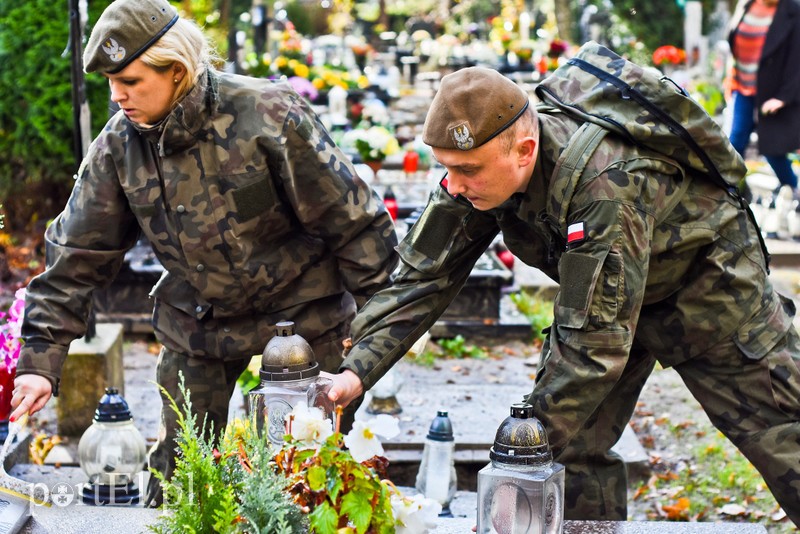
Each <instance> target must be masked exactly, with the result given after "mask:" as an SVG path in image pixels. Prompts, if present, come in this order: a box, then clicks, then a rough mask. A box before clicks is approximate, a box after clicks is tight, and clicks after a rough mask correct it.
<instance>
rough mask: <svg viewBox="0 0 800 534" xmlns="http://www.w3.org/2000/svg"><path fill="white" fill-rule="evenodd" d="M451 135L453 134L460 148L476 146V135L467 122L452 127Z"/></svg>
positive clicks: (466, 148) (467, 148)
mask: <svg viewBox="0 0 800 534" xmlns="http://www.w3.org/2000/svg"><path fill="white" fill-rule="evenodd" d="M450 135H452V136H453V142H455V144H456V147H458V149H459V150H469V149H470V148H472V147H474V146H475V137H474V136H473V135H472V132H471V131H470V129H469V125H468V124H467V123H466V122H462V123H461V124H459V125H458V126H453V127H452V128H450Z"/></svg>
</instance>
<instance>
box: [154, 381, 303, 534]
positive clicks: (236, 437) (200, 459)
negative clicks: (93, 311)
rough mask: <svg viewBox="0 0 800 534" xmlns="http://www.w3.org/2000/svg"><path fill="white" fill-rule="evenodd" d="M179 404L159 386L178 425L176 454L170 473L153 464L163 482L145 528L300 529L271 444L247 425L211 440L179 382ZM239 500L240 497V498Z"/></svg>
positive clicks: (164, 532) (280, 532) (284, 532)
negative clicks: (159, 503) (156, 510)
mask: <svg viewBox="0 0 800 534" xmlns="http://www.w3.org/2000/svg"><path fill="white" fill-rule="evenodd" d="M180 389H181V394H182V395H183V397H184V404H183V407H182V408H179V407H178V406H177V404H176V402H175V400H174V399H172V397H170V396H169V394H168V393H167V392H166V391H165V390H164V389H163V388H162V390H161V391H162V393H163V394H164V395H165V396H167V397H168V398H169V400H170V403H171V408H172V410H173V411H174V412H175V413H176V415H177V420H178V426H179V428H180V430H179V433H178V438H177V443H178V456H177V458H176V466H175V471H174V473H173V475H172V478H170V479H169V480H167V479H166V478H165V477H164V475H163V473H160V472H158V471H156V470H152V474H153V476H155V477H156V478H158V480H159V481H161V483H162V487H163V491H164V510H165V511H166V512H167V513H165V514H163V515H161V516H159V517H158V519H157V522H156V523H155V524H154V525H151V526H149V527H148V528H149V529H150V530H152V531H153V532H157V533H159V534H177V533H179V532H180V533H183V532H218V533H223V534H226V533H235V532H251V533H259V532H263V533H270V534H273V533H275V534H294V533H301V532H305V531H306V530H305V528H304V522H303V520H302V514H301V512H300V509H299V508H298V507H297V506H295V505H294V504H293V503H292V502H291V501H290V500H289V498H288V495H287V493H285V492H284V490H283V488H284V484H285V480H284V479H283V478H282V477H279V476H278V475H276V474H275V472H274V470H273V469H272V466H271V465H270V464H269V462H270V457H271V450H270V448H269V445H268V444H266V443H265V440H263V439H262V438H260V437H259V436H258V434H257V432H255V430H253V429H252V427H251V426H250V425H247V424H240V425H234V426H231V427H229V428H228V430H229V432H228V433H226V435H225V437H224V439H223V440H222V442H221V443H220V444H219V448H217V447H216V446H215V443H214V441H215V440H214V439H213V438H212V437H210V436H212V435H213V434H214V432H213V428H206V424H205V423H206V422H205V420H204V421H203V422H202V424H198V422H197V416H196V415H194V414H193V413H192V404H191V398H190V395H191V393H190V392H189V391H188V390H186V389H185V387H184V382H183V377H181V384H180ZM240 500H241V501H240Z"/></svg>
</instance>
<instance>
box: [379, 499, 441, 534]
mask: <svg viewBox="0 0 800 534" xmlns="http://www.w3.org/2000/svg"><path fill="white" fill-rule="evenodd" d="M391 502H392V512H393V513H394V521H395V528H396V530H395V532H396V533H397V534H426V533H427V532H428V529H431V528H435V527H436V518H437V517H438V516H439V514H440V513H441V511H442V505H441V504H439V503H438V502H436V501H434V500H433V499H428V498H426V497H425V496H424V495H422V494H417V495H414V496H413V497H403V495H401V494H399V493H392V497H391Z"/></svg>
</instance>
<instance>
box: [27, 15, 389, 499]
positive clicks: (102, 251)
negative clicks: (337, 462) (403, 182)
mask: <svg viewBox="0 0 800 534" xmlns="http://www.w3.org/2000/svg"><path fill="white" fill-rule="evenodd" d="M212 59H213V58H212V56H211V53H210V51H209V48H208V45H207V42H206V40H205V38H204V36H203V34H202V32H201V31H200V29H199V28H198V27H197V26H196V25H195V24H194V23H192V22H190V21H188V20H185V19H182V18H181V17H179V16H178V14H177V12H176V10H175V8H174V7H172V6H171V5H170V4H169V3H168V2H167V1H166V0H117V1H115V2H114V3H112V4H111V5H109V7H108V8H106V10H105V11H104V12H103V14H102V16H101V17H100V18H99V20H98V21H97V23H96V25H95V27H94V29H93V31H92V34H91V37H90V39H89V41H88V43H87V46H86V51H85V53H84V68H85V70H86V71H87V72H99V73H101V74H103V75H104V76H105V77H107V78H108V81H109V86H110V89H111V99H112V100H113V101H114V102H115V103H117V104H118V105H119V107H120V108H121V110H120V111H119V112H118V113H116V114H115V115H114V116H113V117H112V118H111V119H110V120H109V121H108V123H107V125H106V127H105V128H104V129H103V131H102V133H100V135H98V136H97V138H96V139H95V140H94V142H93V143H92V145H91V147H90V148H89V151H88V154H87V156H86V158H85V160H84V161H83V163H82V164H81V166H80V170H79V172H78V174H77V177H76V178H77V179H76V183H75V186H74V189H73V191H72V195H71V197H70V199H69V201H68V203H67V206H66V207H65V208H64V211H63V212H62V213H61V214H60V215H59V216H58V217H57V218H56V219H55V220H54V221H53V223H52V224H51V225H50V226H49V227H48V229H47V231H46V242H47V258H48V265H49V266H48V268H47V269H46V270H45V271H44V272H43V273H42V274H41V275H40V276H38V277H36V278H35V279H33V280H32V281H31V283H30V284H29V286H28V288H27V298H26V312H25V320H24V323H23V325H22V336H23V338H24V339H25V344H24V347H23V349H22V354H21V356H20V359H19V364H18V367H17V377H16V380H15V386H16V387H15V390H14V391H15V392H14V396H13V399H12V405H13V406H14V407H15V409H14V412H13V413H12V417H13V418H17V417H20V416H21V415H22V414H24V413H25V412H35V411H37V410H39V409H41V408H42V407H43V406H44V405H45V403H46V402H47V400H48V399H49V398H50V396H51V393H52V394H56V393H57V391H58V386H59V380H60V373H61V368H62V365H63V363H64V359H65V358H66V356H67V350H68V346H69V344H70V342H71V341H72V340H74V339H75V338H77V337H79V336H81V335H83V333H84V331H85V328H86V320H87V316H88V314H89V309H90V302H91V295H92V291H93V290H94V289H96V288H99V287H104V286H107V285H108V284H110V283H111V281H112V280H113V278H114V277H115V275H116V273H117V272H118V270H119V268H120V266H121V265H122V262H123V258H124V255H125V252H126V251H127V250H128V249H130V248H131V247H132V246H133V245H134V244H135V242H136V240H137V238H138V237H139V235H140V234H144V236H146V237H147V238H148V239H149V241H150V243H151V244H152V246H153V250H154V252H155V254H156V256H157V257H158V259H159V261H160V262H161V264H162V265H163V267H164V269H165V272H164V275H163V276H162V278H161V279H160V280H159V282H158V283H157V285H156V286H155V287H154V288H153V290H152V293H151V294H152V296H153V298H154V312H153V326H154V330H155V335H156V338H157V340H158V341H159V342H160V343H161V344H162V345H163V348H162V350H161V353H160V355H159V361H158V366H157V371H156V373H157V381H158V383H159V384H160V385H161V386H163V387H164V388H165V389H166V391H167V392H168V393H169V394H170V395H172V397H173V398H175V399H176V400H177V401H178V405H179V406H180V405H182V397H181V395H180V391H179V388H178V376H179V373H182V374H183V376H184V377H185V381H186V386H187V387H188V389H189V390H190V391H191V394H192V395H191V400H192V404H193V408H194V410H195V412H196V413H197V415H198V420H199V421H202V419H203V417H208V420H209V423H211V424H213V427H214V428H215V429H216V430H217V431H221V430H222V429H224V426H225V423H226V421H227V414H228V403H229V401H230V398H231V394H232V392H233V389H234V387H236V380H237V379H238V377H239V375H240V374H241V373H242V371H243V370H244V369H245V368H246V367H247V365H248V363H249V362H250V359H251V357H252V356H253V355H256V354H260V353H261V352H262V351H263V349H264V346H265V345H266V343H267V342H268V341H269V340H270V339H271V338H272V337H273V336H274V335H275V327H274V325H275V324H276V323H277V322H279V321H284V320H287V321H294V323H295V325H296V331H297V333H298V334H300V335H302V336H303V337H305V338H306V339H307V340H308V342H309V343H310V344H311V346H312V348H313V350H314V353H315V356H316V359H317V361H318V362H319V364H320V366H321V368H322V369H324V370H327V371H334V370H336V369H337V368H338V366H339V365H340V364H341V361H342V342H343V340H344V339H346V338H347V337H348V335H349V324H350V321H351V319H352V318H353V316H354V314H355V310H356V306H357V305H362V304H363V303H364V302H365V301H366V300H367V299H368V298H369V297H370V296H371V295H372V294H373V293H374V292H375V291H376V290H377V289H379V288H381V287H383V286H385V285H386V284H387V283H388V282H389V278H390V275H391V273H392V272H393V270H394V269H395V267H396V265H397V258H396V254H395V252H394V247H395V246H396V244H397V238H396V236H395V233H394V227H393V224H392V220H391V218H390V216H389V214H388V213H387V211H386V209H385V207H384V206H383V203H382V202H381V201H380V199H379V198H378V197H377V196H376V195H374V194H373V192H372V191H371V190H370V188H369V187H368V186H367V185H365V184H364V182H362V181H361V180H360V179H359V177H358V176H357V175H356V173H355V171H354V170H353V166H352V164H351V163H350V161H349V160H348V158H347V156H346V155H344V154H343V153H342V152H341V151H340V150H339V149H338V148H337V147H336V146H335V145H334V143H333V142H332V140H331V138H330V137H329V135H328V133H327V132H326V131H325V129H324V127H323V126H322V124H321V123H320V121H319V120H318V118H317V116H316V115H315V114H314V113H313V112H312V110H311V108H310V106H309V104H308V103H307V102H306V101H305V100H304V99H303V98H301V97H300V96H299V95H298V94H297V93H295V92H294V91H293V90H292V89H291V86H290V85H289V84H288V83H274V82H271V81H269V80H265V79H256V78H249V77H243V76H236V75H230V74H225V73H221V72H218V71H216V70H214V69H213V68H212V67H211V60H212ZM176 432H177V428H176V421H175V414H174V413H173V412H172V410H171V409H170V408H169V407H168V406H167V407H166V408H164V407H162V426H161V429H160V433H159V438H158V443H156V445H155V446H154V448H153V450H152V451H151V453H150V456H149V464H150V467H152V468H156V469H158V470H159V471H161V472H162V473H165V475H166V476H169V475H170V473H171V472H172V469H173V468H174V454H175V443H174V438H175V436H176ZM161 499H162V496H161V488H160V484H159V483H158V481H157V480H156V479H155V477H152V476H151V477H150V484H149V487H148V490H147V496H146V504H148V505H150V506H154V505H158V504H159V503H160V502H161Z"/></svg>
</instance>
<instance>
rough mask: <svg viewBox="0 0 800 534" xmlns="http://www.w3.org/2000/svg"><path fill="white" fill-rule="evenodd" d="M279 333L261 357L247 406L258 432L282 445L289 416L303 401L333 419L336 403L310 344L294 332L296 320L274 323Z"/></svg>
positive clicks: (328, 381)
mask: <svg viewBox="0 0 800 534" xmlns="http://www.w3.org/2000/svg"><path fill="white" fill-rule="evenodd" d="M275 327H276V335H275V336H274V337H273V338H272V339H270V340H269V342H268V343H267V346H266V347H265V348H264V353H263V354H262V356H261V370H260V371H259V375H260V377H261V383H260V384H259V385H258V386H257V387H256V388H254V389H252V390H251V391H250V392H249V394H248V407H249V409H250V414H251V417H253V423H254V424H255V428H256V429H257V431H258V433H259V435H262V436H263V435H264V434H265V433H266V436H267V438H268V439H269V441H270V442H272V443H274V444H275V445H282V444H283V436H284V435H285V434H286V416H287V415H288V414H289V413H290V412H291V411H292V410H293V409H294V407H295V406H296V405H297V404H299V403H301V402H303V403H306V404H307V405H308V406H310V407H311V406H314V407H317V408H320V409H321V410H322V412H323V414H324V416H325V417H326V418H329V419H331V421H332V422H333V424H334V428H336V421H335V420H334V417H335V413H334V404H333V402H331V401H330V400H329V399H328V390H329V389H330V387H331V384H332V381H331V380H330V379H329V378H323V377H320V376H319V365H318V364H317V362H316V360H315V359H314V351H313V350H312V349H311V345H309V344H308V342H307V341H306V340H305V339H304V338H303V337H302V336H300V335H298V334H295V333H294V323H293V322H291V321H283V322H280V323H278V324H276V325H275Z"/></svg>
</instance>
